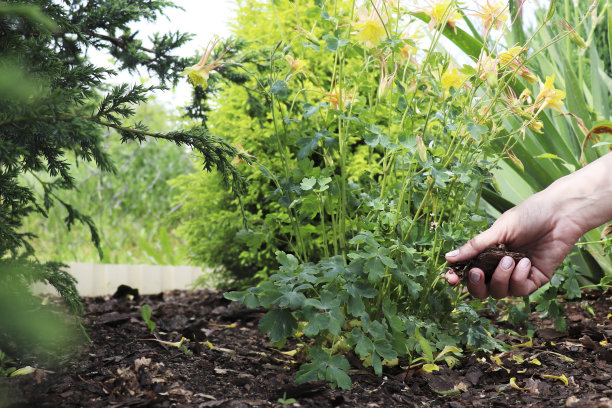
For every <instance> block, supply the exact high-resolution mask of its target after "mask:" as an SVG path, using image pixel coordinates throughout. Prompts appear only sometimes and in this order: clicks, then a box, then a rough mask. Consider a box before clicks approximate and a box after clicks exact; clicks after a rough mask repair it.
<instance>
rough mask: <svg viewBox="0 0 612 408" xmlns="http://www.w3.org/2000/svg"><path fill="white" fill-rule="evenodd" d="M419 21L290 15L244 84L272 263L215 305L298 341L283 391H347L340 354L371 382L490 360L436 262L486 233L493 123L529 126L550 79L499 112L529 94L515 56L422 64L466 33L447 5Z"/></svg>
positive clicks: (480, 322)
mask: <svg viewBox="0 0 612 408" xmlns="http://www.w3.org/2000/svg"><path fill="white" fill-rule="evenodd" d="M430 6H431V7H429V8H427V9H426V10H424V12H423V10H414V11H410V12H407V11H406V10H405V9H403V8H397V7H396V4H395V2H392V1H382V0H381V1H368V2H365V3H364V4H361V5H357V8H355V9H351V7H350V4H345V3H342V7H334V8H329V9H328V8H325V7H324V8H321V9H319V10H316V11H317V12H316V13H314V15H321V16H322V17H321V18H320V19H318V20H316V21H312V20H308V19H307V17H306V16H302V15H300V16H299V18H300V20H299V21H300V24H301V25H302V27H298V28H297V29H296V30H297V32H298V33H301V34H300V35H298V36H297V37H295V41H293V42H291V43H290V44H282V43H281V44H277V46H276V47H275V48H274V51H273V52H272V55H270V56H269V57H268V58H267V60H268V61H269V62H270V66H269V67H268V71H267V72H266V77H261V76H259V77H257V84H259V85H260V86H261V87H262V88H260V91H261V92H263V93H265V96H266V100H267V101H268V102H269V103H268V105H267V107H268V109H269V111H268V113H267V115H266V119H267V120H269V121H270V128H272V129H274V132H273V134H271V135H270V139H269V140H270V142H271V145H273V146H276V152H274V153H273V156H274V157H275V160H276V161H272V160H271V159H268V158H266V157H264V156H262V155H260V154H258V153H257V152H254V154H256V155H257V157H258V160H259V162H260V166H259V168H260V169H261V170H262V172H263V177H266V178H267V179H268V180H270V182H271V183H273V184H274V186H275V188H276V190H275V191H274V193H273V194H272V196H271V197H268V198H270V199H271V200H274V207H270V208H273V210H271V211H276V212H275V222H276V223H277V224H278V225H280V226H281V227H282V228H281V229H279V231H282V233H283V234H285V235H283V240H284V242H285V243H286V248H288V249H287V250H285V251H278V252H277V257H278V262H279V264H280V268H279V270H278V271H277V272H276V273H274V274H273V275H271V276H270V277H269V279H267V280H264V281H263V282H262V283H261V284H259V285H258V286H256V287H252V288H249V289H247V290H245V291H240V292H229V293H227V294H226V297H227V298H229V299H232V300H237V301H240V302H242V303H244V304H246V305H247V306H249V307H257V306H263V307H266V308H270V311H269V312H268V313H267V314H266V315H265V316H264V318H263V319H262V320H261V323H260V329H261V330H263V331H265V332H267V333H269V336H270V339H271V340H272V341H273V342H275V343H277V344H279V345H282V344H284V342H285V340H286V339H287V338H288V337H289V336H294V337H296V338H298V339H299V340H300V342H301V344H300V347H302V348H304V354H307V355H308V359H309V360H310V362H308V363H306V364H304V365H302V366H301V368H300V370H299V372H298V376H297V380H298V381H299V382H304V381H311V380H317V379H318V380H327V381H330V382H331V383H332V384H334V385H338V386H340V387H343V388H348V387H350V385H351V380H350V378H349V376H348V375H347V374H346V371H347V370H348V368H349V366H350V365H349V362H348V360H347V358H346V357H345V354H346V353H347V352H350V351H352V352H354V353H355V354H356V355H357V356H358V357H359V358H361V360H362V361H363V364H365V365H366V366H371V367H372V368H373V370H374V372H376V373H377V374H379V375H380V374H382V371H383V366H385V365H397V364H402V365H404V366H413V367H414V366H420V365H423V369H425V370H431V369H435V367H437V363H438V362H439V361H447V362H454V361H455V356H458V355H460V353H461V352H462V350H463V349H465V348H470V349H485V350H491V349H494V348H496V347H502V345H501V344H500V343H499V342H497V341H496V340H495V339H494V338H493V337H492V334H494V331H493V329H492V328H491V327H489V326H488V323H487V321H486V320H485V319H482V318H480V317H479V316H478V314H477V313H476V312H475V310H474V309H473V308H472V307H471V306H470V305H469V304H466V303H463V302H462V301H461V300H462V299H463V298H464V297H465V295H463V294H462V292H461V290H460V289H452V288H450V287H449V286H448V285H447V284H446V282H445V281H444V279H443V278H442V276H443V273H444V272H445V269H446V264H445V260H444V256H443V254H444V253H445V252H446V251H448V250H450V249H452V248H455V247H456V246H457V245H458V244H459V243H463V242H464V241H465V240H466V239H467V238H469V237H471V236H473V235H474V234H475V233H477V232H478V231H481V230H482V229H483V228H485V227H486V226H487V225H488V223H489V222H490V221H491V220H492V218H491V217H490V215H489V214H488V213H487V212H486V211H485V208H484V206H483V205H482V203H483V201H484V199H483V198H482V193H483V190H484V189H485V188H487V187H490V186H491V185H492V184H493V183H494V180H493V179H492V177H491V172H492V171H493V170H494V169H495V168H496V166H497V163H498V162H499V160H501V158H502V157H512V155H513V153H512V151H511V150H510V149H511V147H512V146H513V145H515V143H516V142H517V141H518V140H519V137H520V131H519V129H515V130H512V131H508V130H507V129H505V127H504V124H505V123H506V120H507V119H508V118H509V117H515V118H520V121H521V122H520V123H521V124H522V126H521V127H522V128H525V127H527V126H536V124H537V116H538V113H539V112H540V111H541V110H542V109H544V108H546V107H549V108H550V107H559V103H560V101H561V99H562V97H563V95H562V93H561V91H558V90H556V89H554V87H553V81H554V78H552V79H550V80H547V81H546V83H545V84H544V85H542V87H541V91H540V93H539V94H538V96H537V97H536V98H535V99H533V100H532V99H530V97H529V95H528V94H527V93H525V94H521V96H520V97H519V98H516V97H514V98H513V99H511V98H510V97H509V95H513V94H512V93H511V91H510V90H511V89H512V88H513V87H514V86H515V85H514V84H516V83H517V81H521V80H523V79H525V80H526V81H527V84H529V83H530V82H531V81H537V78H536V77H535V75H534V74H533V73H531V71H530V70H529V69H528V68H527V67H526V64H525V63H526V61H525V60H524V59H522V58H523V57H524V53H525V51H526V48H525V47H524V46H522V45H519V46H516V47H511V48H510V49H509V50H507V51H502V52H500V53H499V54H498V55H496V53H495V52H494V50H495V49H497V48H496V44H489V45H485V44H482V43H478V44H480V45H479V47H478V48H472V49H471V52H470V53H469V55H470V56H471V57H472V58H473V60H474V62H473V64H467V65H461V64H460V63H459V62H456V61H451V60H450V59H449V57H448V56H445V55H442V54H440V53H438V52H436V51H434V50H435V49H436V44H437V41H438V40H439V38H440V35H441V32H442V31H444V32H445V33H447V35H456V36H463V37H462V38H465V37H466V36H467V34H466V33H465V32H463V31H461V29H460V28H459V27H458V20H459V18H460V16H461V14H460V13H459V12H458V10H457V8H456V6H457V5H456V2H454V1H439V2H435V3H431V4H430ZM498 6H499V5H498V4H497V3H496V4H495V5H491V4H489V10H488V11H487V13H486V19H485V22H484V24H485V25H486V30H490V29H502V28H503V27H502V25H503V24H504V23H505V22H506V21H507V19H504V18H502V17H501V15H502V12H503V10H500V9H499V7H498ZM274 7H277V6H274ZM278 7H281V6H278ZM295 10H298V11H299V10H300V8H299V7H297V8H295V9H294V11H295ZM309 15H310V16H312V15H313V12H312V10H310V11H309ZM306 22H309V23H310V24H311V28H310V29H309V28H308V27H306V28H303V27H304V26H305V24H306ZM427 24H429V26H430V28H431V29H432V30H435V31H434V35H433V40H432V42H431V43H430V44H427V43H421V44H418V43H417V42H416V40H415V38H414V37H415V36H414V35H410V34H408V33H415V32H417V31H418V30H424V29H425V30H426V28H425V27H426V25H427ZM294 28H295V27H294ZM449 28H450V30H449ZM455 32H456V33H457V34H454V33H455ZM315 33H316V34H315ZM304 40H307V41H304ZM479 56H480V59H479V58H478V57H479ZM296 61H309V63H308V67H309V68H308V71H306V70H305V68H304V65H302V64H301V63H300V62H296ZM310 61H318V63H314V62H313V63H310ZM287 64H289V66H287ZM319 66H325V67H326V68H325V69H320V68H319ZM245 69H248V67H245ZM258 70H260V71H262V69H261V67H258ZM298 72H299V73H300V75H299V76H298V75H296V74H298ZM292 76H296V77H297V78H298V80H297V81H293V80H291V81H290V79H291V77H292ZM283 78H284V79H283ZM521 87H522V88H524V85H521ZM267 159H268V160H269V162H267V161H266V160H267ZM278 159H279V160H278ZM275 163H276V164H275ZM259 225H264V226H266V227H268V225H271V224H266V222H262V223H259ZM266 233H267V230H266V229H264V228H262V229H261V230H258V229H257V227H256V226H251V227H250V229H247V230H244V231H241V233H240V237H241V239H244V240H245V241H249V240H251V241H250V242H255V241H256V240H257V242H258V245H261V243H262V241H261V240H260V239H259V238H258V237H262V236H264V234H266ZM434 356H437V357H434ZM443 357H444V358H443Z"/></svg>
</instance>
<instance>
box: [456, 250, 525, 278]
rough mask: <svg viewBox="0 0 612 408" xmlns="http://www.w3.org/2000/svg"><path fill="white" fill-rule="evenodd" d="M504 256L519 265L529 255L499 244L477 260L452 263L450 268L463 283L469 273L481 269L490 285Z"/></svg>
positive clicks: (483, 253) (483, 252)
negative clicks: (473, 269)
mask: <svg viewBox="0 0 612 408" xmlns="http://www.w3.org/2000/svg"><path fill="white" fill-rule="evenodd" d="M504 256H509V257H511V258H512V259H514V262H515V263H518V262H519V261H520V260H521V259H523V258H527V257H528V256H527V254H524V253H522V252H515V251H511V250H510V249H508V248H506V246H505V245H504V244H498V245H496V246H492V247H489V248H486V249H485V250H484V251H482V252H481V253H480V254H478V256H477V257H476V258H473V259H469V260H467V261H462V262H456V263H451V264H449V266H450V267H451V268H452V269H453V270H454V272H455V273H456V274H457V275H458V276H459V278H461V279H462V280H463V281H467V279H468V271H469V270H470V269H472V268H479V269H480V270H482V271H483V272H484V276H485V283H489V282H490V281H491V278H492V277H493V272H495V268H497V265H498V264H499V262H500V261H501V260H502V258H503V257H504Z"/></svg>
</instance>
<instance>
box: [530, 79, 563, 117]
mask: <svg viewBox="0 0 612 408" xmlns="http://www.w3.org/2000/svg"><path fill="white" fill-rule="evenodd" d="M554 82H555V74H553V75H552V76H547V77H546V82H544V85H541V89H540V93H539V94H538V96H537V97H536V99H535V103H534V109H536V110H540V109H543V108H550V109H554V110H557V111H561V109H562V108H563V99H564V98H565V92H563V91H561V90H560V89H555V85H554Z"/></svg>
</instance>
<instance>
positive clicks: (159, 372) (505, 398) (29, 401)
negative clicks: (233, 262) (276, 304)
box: [0, 290, 612, 408]
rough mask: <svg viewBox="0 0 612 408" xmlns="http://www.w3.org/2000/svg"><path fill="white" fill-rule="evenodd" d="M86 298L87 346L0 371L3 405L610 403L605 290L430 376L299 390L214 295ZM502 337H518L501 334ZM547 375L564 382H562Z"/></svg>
mask: <svg viewBox="0 0 612 408" xmlns="http://www.w3.org/2000/svg"><path fill="white" fill-rule="evenodd" d="M84 302H85V306H86V316H85V325H86V327H87V329H88V332H89V335H90V336H91V338H92V340H93V343H92V344H91V345H84V346H82V347H83V349H82V350H80V351H79V352H78V355H77V356H76V357H75V356H73V357H72V358H71V360H69V361H68V363H67V364H64V366H62V367H60V368H58V367H44V368H45V369H43V368H40V367H39V368H37V369H36V370H35V372H34V373H32V374H29V375H22V376H15V377H8V378H7V377H5V378H0V405H1V404H2V401H3V400H4V404H5V405H6V406H10V407H26V406H27V407H35V406H52V407H81V406H86V407H132V406H133V407H139V406H147V407H148V406H151V407H168V406H180V407H280V406H282V403H281V401H282V400H279V399H281V398H283V397H284V398H286V399H287V400H288V399H290V398H294V399H295V400H296V402H294V403H288V406H295V407H334V406H336V407H391V406H398V407H399V406H402V407H453V408H459V407H562V406H567V407H581V408H582V407H612V347H611V345H610V343H607V342H606V340H607V339H609V338H611V337H612V319H611V317H612V316H611V313H612V296H611V295H610V294H601V293H595V292H592V293H586V294H584V296H583V298H582V299H581V300H580V302H577V303H571V304H568V305H567V309H566V310H567V315H566V316H567V320H568V326H567V327H568V330H567V332H566V333H559V332H556V331H555V330H554V329H552V324H551V322H549V321H547V320H540V319H538V318H537V315H536V314H533V315H532V316H531V320H532V323H533V324H534V325H535V326H536V336H535V337H534V338H533V342H532V344H531V345H529V344H527V345H522V346H517V347H515V348H513V349H512V351H508V352H505V353H501V354H496V355H493V356H491V355H487V354H479V355H468V356H467V357H465V358H464V359H463V360H462V361H461V362H460V363H459V365H458V366H456V367H455V368H454V369H453V370H449V369H447V368H444V367H442V366H441V370H440V371H439V372H434V373H433V374H427V373H424V372H422V371H420V370H418V369H417V368H413V369H407V368H406V367H404V368H402V367H401V366H402V365H405V364H406V363H405V362H400V366H398V367H395V368H391V369H388V371H387V372H385V375H384V376H383V377H382V378H380V377H377V376H375V375H373V374H372V373H371V371H370V370H367V369H363V368H355V369H353V370H352V371H351V372H350V375H351V378H352V380H353V384H354V385H353V388H352V390H350V391H343V390H338V389H336V390H334V389H331V388H329V386H327V385H326V384H325V383H310V384H301V385H296V384H295V383H294V377H295V372H296V370H297V367H298V366H299V364H300V362H299V361H296V360H299V356H291V355H287V354H283V353H282V352H281V351H280V350H277V349H275V348H273V347H272V346H271V344H270V343H269V342H268V341H267V339H266V337H265V336H263V335H262V334H260V333H259V331H258V330H257V324H258V321H259V319H260V318H261V317H262V316H263V311H261V310H248V309H245V308H243V307H241V306H237V305H235V304H230V303H229V302H228V301H226V300H225V299H223V297H222V295H221V294H220V293H218V292H214V291H207V290H204V291H194V292H185V291H176V292H171V293H164V294H163V295H157V296H142V297H140V298H139V299H138V300H136V301H135V300H129V299H125V298H124V299H114V298H112V297H105V298H86V299H84ZM145 303H146V304H149V305H151V308H152V310H153V318H152V320H153V321H154V322H155V323H156V324H157V329H156V334H157V336H158V337H159V338H160V339H163V340H167V341H178V340H179V339H181V337H186V338H189V339H191V341H189V342H187V343H185V344H186V345H187V349H188V350H189V353H190V354H189V355H186V354H185V353H184V352H183V351H182V350H180V349H178V348H176V347H173V346H169V345H165V344H162V343H159V342H157V341H152V340H148V339H153V336H152V335H151V333H150V332H149V329H148V328H147V326H146V325H145V323H144V322H143V320H142V318H141V315H140V307H141V305H143V304H145ZM587 305H588V306H590V308H592V309H590V308H589V307H586V306H587ZM589 309H590V310H591V311H592V312H593V313H591V312H590V311H589ZM498 325H500V326H502V327H505V328H508V327H507V326H505V324H504V323H503V322H500V323H498ZM501 339H502V340H503V341H505V342H507V343H509V344H514V345H520V343H524V342H525V339H521V338H518V337H513V336H512V335H508V334H505V335H503V336H502V338H501ZM290 349H291V345H288V346H287V347H285V349H284V351H288V350H290ZM551 376H555V377H561V378H562V379H567V380H566V381H567V385H566V384H564V382H563V380H562V379H558V378H555V377H551ZM562 376H564V377H562ZM517 388H519V389H517Z"/></svg>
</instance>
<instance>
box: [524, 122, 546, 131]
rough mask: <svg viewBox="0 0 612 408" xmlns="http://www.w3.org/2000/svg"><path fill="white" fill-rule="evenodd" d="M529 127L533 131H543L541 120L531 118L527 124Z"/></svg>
mask: <svg viewBox="0 0 612 408" xmlns="http://www.w3.org/2000/svg"><path fill="white" fill-rule="evenodd" d="M527 126H528V127H529V129H531V130H533V131H534V132H537V133H540V134H542V133H544V132H542V127H543V126H544V123H542V121H541V120H532V121H529V124H528V125H527Z"/></svg>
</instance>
